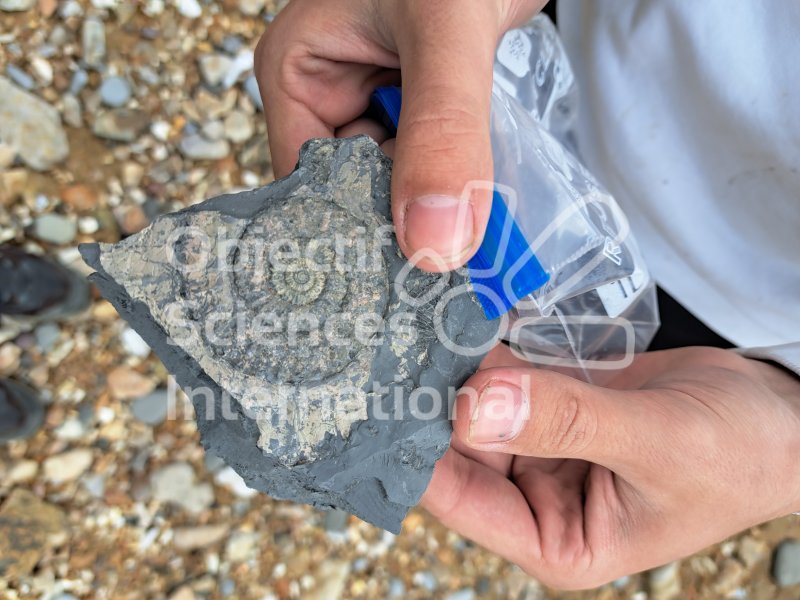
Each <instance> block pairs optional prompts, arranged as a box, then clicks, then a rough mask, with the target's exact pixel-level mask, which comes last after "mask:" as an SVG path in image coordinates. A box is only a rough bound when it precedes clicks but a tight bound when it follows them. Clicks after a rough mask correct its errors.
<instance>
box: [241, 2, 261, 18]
mask: <svg viewBox="0 0 800 600" xmlns="http://www.w3.org/2000/svg"><path fill="white" fill-rule="evenodd" d="M239 10H240V11H242V14H245V15H247V16H248V17H255V16H256V15H259V14H261V11H262V10H264V0H239Z"/></svg>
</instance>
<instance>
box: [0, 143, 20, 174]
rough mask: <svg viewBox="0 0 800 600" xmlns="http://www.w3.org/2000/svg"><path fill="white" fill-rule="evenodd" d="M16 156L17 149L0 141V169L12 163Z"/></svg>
mask: <svg viewBox="0 0 800 600" xmlns="http://www.w3.org/2000/svg"><path fill="white" fill-rule="evenodd" d="M16 158H17V151H16V150H14V148H12V147H11V146H9V145H8V144H4V143H3V142H0V170H2V169H7V168H8V167H10V166H11V165H13V164H14V161H15V160H16Z"/></svg>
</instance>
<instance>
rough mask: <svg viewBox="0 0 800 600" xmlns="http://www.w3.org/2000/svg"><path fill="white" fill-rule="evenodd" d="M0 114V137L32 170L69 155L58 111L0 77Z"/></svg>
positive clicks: (61, 159)
mask: <svg viewBox="0 0 800 600" xmlns="http://www.w3.org/2000/svg"><path fill="white" fill-rule="evenodd" d="M0 115H2V118H0V139H2V140H3V142H4V143H6V144H8V145H9V146H11V147H12V148H14V150H15V151H16V153H17V154H18V155H19V156H20V158H21V159H22V160H23V161H24V162H25V164H27V165H28V166H29V167H31V168H32V169H36V170H37V171H46V170H48V169H50V168H51V167H53V166H54V165H56V164H57V163H59V162H61V161H63V160H64V159H65V158H67V156H69V142H68V141H67V134H66V132H65V131H64V128H63V126H62V125H61V115H60V114H59V112H58V111H57V110H56V109H55V108H54V107H52V106H50V105H49V104H48V103H47V102H45V101H44V100H42V99H41V98H39V97H38V96H34V95H33V94H30V93H29V92H27V91H25V90H24V89H22V88H20V87H19V86H17V85H14V84H13V83H12V82H11V81H10V80H9V79H6V78H5V77H0Z"/></svg>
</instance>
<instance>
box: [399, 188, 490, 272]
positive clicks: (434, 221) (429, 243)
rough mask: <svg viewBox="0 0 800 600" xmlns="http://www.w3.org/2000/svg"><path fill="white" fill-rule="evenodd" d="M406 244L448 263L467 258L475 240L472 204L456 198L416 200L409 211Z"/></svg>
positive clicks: (444, 197) (406, 224) (426, 197)
mask: <svg viewBox="0 0 800 600" xmlns="http://www.w3.org/2000/svg"><path fill="white" fill-rule="evenodd" d="M405 238H406V243H407V244H408V245H409V246H410V247H412V248H414V250H415V251H416V252H419V251H420V250H424V251H426V252H428V253H430V254H432V255H433V256H434V257H436V258H438V259H441V260H442V261H444V262H448V263H449V262H451V261H454V260H458V259H460V258H463V257H465V255H466V254H467V252H469V251H470V250H471V249H472V243H473V241H474V220H473V216H472V205H471V204H470V203H469V202H467V201H464V200H461V199H459V198H456V197H454V196H443V195H431V196H422V197H420V198H417V199H415V200H414V201H412V203H411V204H410V205H409V207H408V209H407V210H406V220H405Z"/></svg>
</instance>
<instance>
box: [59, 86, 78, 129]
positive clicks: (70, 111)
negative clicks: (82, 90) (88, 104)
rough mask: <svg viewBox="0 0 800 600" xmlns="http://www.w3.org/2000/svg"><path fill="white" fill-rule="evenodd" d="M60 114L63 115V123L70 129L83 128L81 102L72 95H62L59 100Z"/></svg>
mask: <svg viewBox="0 0 800 600" xmlns="http://www.w3.org/2000/svg"><path fill="white" fill-rule="evenodd" d="M61 106H62V114H63V115H64V122H65V123H66V124H67V125H69V126H70V127H75V128H76V129H77V128H78V127H82V126H83V108H82V107H81V101H80V100H78V98H77V97H76V96H74V95H72V94H64V96H63V97H62V98H61Z"/></svg>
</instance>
